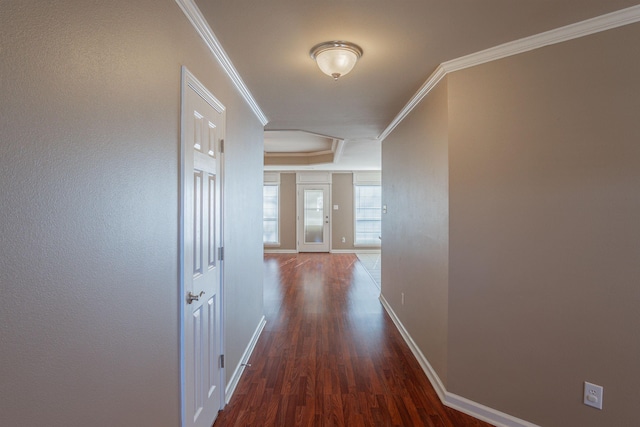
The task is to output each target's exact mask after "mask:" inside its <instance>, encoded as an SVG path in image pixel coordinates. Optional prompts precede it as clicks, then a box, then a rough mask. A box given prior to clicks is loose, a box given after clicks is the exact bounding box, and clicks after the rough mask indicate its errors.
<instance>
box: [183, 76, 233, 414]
mask: <svg viewBox="0 0 640 427" xmlns="http://www.w3.org/2000/svg"><path fill="white" fill-rule="evenodd" d="M189 88H191V89H193V90H194V91H195V92H196V93H197V94H198V95H199V96H200V97H201V98H202V99H204V100H205V102H207V103H208V104H209V105H211V107H213V109H214V110H216V111H217V112H218V113H223V112H224V111H225V108H224V106H223V105H222V104H221V103H220V102H219V101H218V100H217V99H216V98H215V97H214V96H213V95H212V94H211V92H209V90H208V89H207V88H206V87H205V86H204V85H203V84H202V83H200V81H199V80H198V79H197V78H196V77H195V76H194V75H193V74H192V73H191V72H190V71H189V70H188V69H187V67H185V66H184V65H183V66H182V69H181V86H180V89H181V90H180V141H179V142H180V144H179V145H180V164H179V172H178V179H179V188H178V190H179V195H178V206H179V218H178V223H179V224H178V231H179V236H178V247H179V249H178V299H177V302H178V313H179V319H180V320H179V325H180V326H179V328H180V330H179V333H180V337H179V345H180V348H179V351H180V366H179V368H180V425H181V426H185V425H186V419H185V417H186V409H185V392H186V390H185V386H186V384H185V383H186V381H185V375H186V370H185V369H186V366H185V335H184V314H185V313H184V307H185V304H184V295H185V283H184V272H185V265H184V256H185V248H184V236H185V229H184V227H185V203H184V199H185V194H186V191H187V189H186V188H185V183H186V182H187V179H186V173H188V171H189V170H190V169H189V168H188V167H187V165H185V162H186V150H187V149H192V148H191V147H187V144H186V133H185V123H184V117H183V112H184V109H185V104H186V94H187V91H188V90H189ZM219 156H220V171H219V173H218V179H219V180H220V230H219V233H220V234H219V235H220V246H221V247H224V153H223V151H222V150H221V151H220V153H219ZM189 173H190V172H189ZM218 262H219V266H220V291H219V297H220V337H218V339H219V345H220V354H224V350H225V346H224V344H225V343H224V332H225V324H224V260H219V261H218ZM225 380H226V373H225V368H224V367H222V368H221V370H220V381H221V382H222V383H221V384H220V386H219V387H218V388H219V389H220V409H223V408H224V406H225V404H226V399H225V384H224V382H225Z"/></svg>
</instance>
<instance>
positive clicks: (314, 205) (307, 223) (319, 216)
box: [298, 184, 331, 252]
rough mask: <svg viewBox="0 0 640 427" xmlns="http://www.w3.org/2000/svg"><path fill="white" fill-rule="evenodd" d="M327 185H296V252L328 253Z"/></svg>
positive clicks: (328, 203)
mask: <svg viewBox="0 0 640 427" xmlns="http://www.w3.org/2000/svg"><path fill="white" fill-rule="evenodd" d="M330 203H331V201H330V200H329V184H304V185H298V250H299V251H300V252H329V247H330V246H329V239H330V237H329V236H330V230H331V227H330V223H329V212H330V211H329V205H330Z"/></svg>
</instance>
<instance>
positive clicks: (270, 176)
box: [263, 172, 280, 185]
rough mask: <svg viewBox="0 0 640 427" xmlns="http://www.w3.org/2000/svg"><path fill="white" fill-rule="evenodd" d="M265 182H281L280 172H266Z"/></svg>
mask: <svg viewBox="0 0 640 427" xmlns="http://www.w3.org/2000/svg"><path fill="white" fill-rule="evenodd" d="M263 183H264V184H265V185H269V184H272V185H275V184H280V172H264V174H263Z"/></svg>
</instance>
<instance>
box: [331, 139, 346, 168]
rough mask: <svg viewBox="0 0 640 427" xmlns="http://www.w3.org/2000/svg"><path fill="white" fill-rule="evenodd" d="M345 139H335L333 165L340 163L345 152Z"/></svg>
mask: <svg viewBox="0 0 640 427" xmlns="http://www.w3.org/2000/svg"><path fill="white" fill-rule="evenodd" d="M344 145H345V142H344V139H334V148H333V163H334V164H335V163H338V162H339V161H340V158H341V157H342V153H343V151H344Z"/></svg>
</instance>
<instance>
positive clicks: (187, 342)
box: [180, 67, 225, 427]
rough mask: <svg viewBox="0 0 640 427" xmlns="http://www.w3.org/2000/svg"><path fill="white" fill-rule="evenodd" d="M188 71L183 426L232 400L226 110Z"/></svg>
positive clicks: (200, 423)
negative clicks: (225, 311) (225, 316)
mask: <svg viewBox="0 0 640 427" xmlns="http://www.w3.org/2000/svg"><path fill="white" fill-rule="evenodd" d="M182 71H183V72H182V74H183V78H182V80H183V85H182V141H181V154H182V159H181V160H182V171H181V184H182V185H181V192H182V200H181V251H180V252H181V263H180V270H181V277H182V280H181V303H180V304H181V311H182V319H183V320H182V361H181V363H182V384H183V389H182V405H183V408H182V412H183V417H182V418H183V421H182V424H183V426H184V427H211V425H212V424H213V422H214V420H215V418H216V416H217V414H218V411H219V410H220V409H221V407H222V404H223V402H224V387H223V378H224V375H223V369H224V368H223V365H222V361H221V355H222V354H223V353H222V346H223V340H222V338H223V334H222V301H221V299H222V292H221V282H222V260H221V259H219V258H221V257H220V256H219V255H220V253H221V247H222V244H221V242H222V236H221V234H222V226H221V225H222V191H221V190H222V185H221V184H222V183H221V180H222V176H221V171H222V162H221V153H220V151H221V144H222V142H223V140H224V131H225V129H224V128H225V126H224V125H225V114H224V111H225V110H224V107H223V106H222V104H220V102H218V101H217V100H216V98H215V97H214V96H213V95H211V93H210V92H209V91H208V90H207V89H206V88H205V87H204V86H203V85H202V84H201V83H200V82H199V81H198V80H197V79H196V78H195V77H193V75H192V74H191V73H189V71H188V70H187V69H186V68H184V67H183V70H182Z"/></svg>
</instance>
